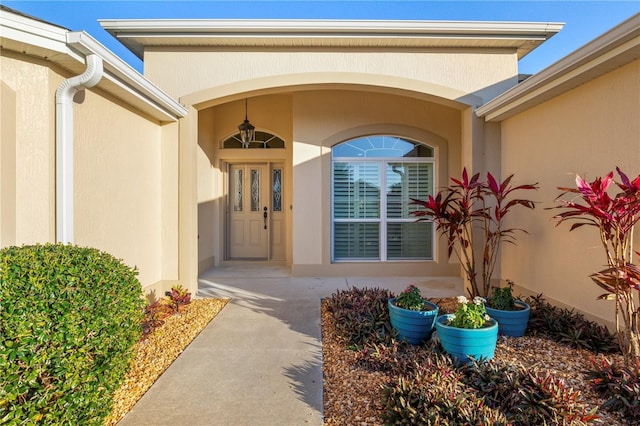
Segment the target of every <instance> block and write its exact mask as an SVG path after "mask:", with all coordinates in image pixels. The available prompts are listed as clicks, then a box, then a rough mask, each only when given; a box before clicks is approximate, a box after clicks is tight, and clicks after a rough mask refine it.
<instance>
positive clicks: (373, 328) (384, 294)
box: [327, 287, 393, 350]
mask: <svg viewBox="0 0 640 426" xmlns="http://www.w3.org/2000/svg"><path fill="white" fill-rule="evenodd" d="M391 297H393V295H392V294H391V293H390V292H389V290H384V289H380V288H366V287H365V288H362V289H360V288H355V287H354V288H352V289H349V290H344V291H342V290H338V291H337V292H336V293H334V294H333V295H331V298H329V299H328V302H327V308H328V310H329V312H330V313H331V314H332V316H333V319H334V323H335V326H336V331H337V332H338V334H339V336H340V338H341V339H343V340H344V341H345V343H346V345H347V346H348V347H349V348H351V349H355V350H360V349H362V348H363V347H364V345H365V344H367V343H379V342H388V341H390V339H391V337H392V336H393V331H392V330H393V328H392V327H391V322H390V319H389V308H388V306H387V302H388V301H389V299H390V298H391Z"/></svg>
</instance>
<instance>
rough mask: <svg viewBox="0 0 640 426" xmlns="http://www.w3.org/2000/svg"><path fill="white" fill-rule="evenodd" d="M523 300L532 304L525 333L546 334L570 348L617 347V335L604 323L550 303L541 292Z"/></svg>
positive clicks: (602, 350) (613, 349) (605, 349)
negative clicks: (590, 319)
mask: <svg viewBox="0 0 640 426" xmlns="http://www.w3.org/2000/svg"><path fill="white" fill-rule="evenodd" d="M525 302H526V303H528V304H529V305H530V306H531V313H530V315H529V327H528V328H527V330H528V334H532V335H538V334H540V335H546V336H548V337H550V338H551V339H553V340H555V341H557V342H560V343H563V344H566V345H568V346H571V347H573V348H581V349H588V350H590V351H592V352H595V353H613V352H619V351H620V346H619V345H618V343H617V341H616V336H615V335H614V334H611V333H610V332H609V329H608V328H607V327H605V326H604V325H602V324H598V323H596V322H594V321H589V320H587V319H586V318H585V317H584V315H582V314H580V313H578V312H576V311H575V310H573V309H563V308H559V307H557V306H553V305H552V304H550V303H549V302H547V301H546V300H544V298H543V296H542V294H538V295H537V296H531V297H527V298H526V299H525Z"/></svg>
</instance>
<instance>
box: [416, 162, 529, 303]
mask: <svg viewBox="0 0 640 426" xmlns="http://www.w3.org/2000/svg"><path fill="white" fill-rule="evenodd" d="M512 178H513V175H510V176H509V177H507V178H506V179H505V180H504V181H502V182H499V181H497V180H496V178H495V177H494V176H493V175H492V174H491V173H487V180H486V181H481V180H480V174H479V173H476V174H475V175H473V176H471V178H469V175H468V173H467V169H466V168H465V169H464V170H463V171H462V178H461V179H455V178H451V181H452V182H453V184H452V185H451V186H449V187H446V188H444V189H443V190H441V191H439V192H438V193H437V194H436V196H435V197H433V196H429V199H428V200H426V201H423V200H418V199H415V198H412V199H411V204H417V205H419V206H422V207H423V209H421V210H416V211H414V212H412V214H413V215H415V216H417V217H418V221H424V220H431V221H433V222H434V223H435V224H436V229H437V230H438V232H439V233H440V235H441V236H444V237H446V238H447V243H448V256H449V257H451V255H452V254H453V253H455V255H456V257H457V258H458V260H459V261H460V264H461V265H462V268H463V269H464V272H465V276H466V279H467V281H468V283H469V286H470V291H469V293H470V295H471V296H472V297H476V296H481V297H486V296H487V295H488V294H489V289H490V287H491V277H492V275H493V270H494V268H495V264H496V260H497V254H498V249H499V248H500V244H501V243H502V242H503V241H506V242H509V243H512V244H515V237H514V234H515V233H516V231H523V232H526V231H524V230H523V229H520V228H507V227H506V226H505V222H504V219H505V217H506V216H507V214H508V213H509V212H510V211H511V209H512V207H515V206H518V205H519V206H523V207H526V208H529V209H533V208H534V207H535V204H534V202H533V201H530V200H525V199H512V198H511V197H512V195H513V193H514V192H515V191H520V190H530V189H538V187H537V184H528V185H518V186H513V185H511V179H512ZM474 228H478V229H480V230H481V231H482V237H483V241H482V243H483V245H482V265H481V267H482V270H481V272H480V273H481V280H479V279H478V277H477V275H478V271H477V265H476V253H475V250H476V249H477V248H478V247H480V246H478V247H476V248H475V249H474V247H475V246H474ZM475 237H476V238H477V237H478V234H475Z"/></svg>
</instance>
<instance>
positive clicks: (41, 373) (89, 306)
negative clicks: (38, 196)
mask: <svg viewBox="0 0 640 426" xmlns="http://www.w3.org/2000/svg"><path fill="white" fill-rule="evenodd" d="M136 275H137V272H136V271H135V270H134V269H132V268H130V267H128V266H126V265H124V264H122V263H121V262H120V261H118V260H117V259H115V258H114V257H113V256H111V255H109V254H106V253H103V252H100V251H98V250H96V249H91V248H81V247H77V246H72V245H60V244H57V245H53V244H46V245H35V246H23V247H9V248H6V249H4V250H1V251H0V423H7V424H33V423H36V422H41V423H44V424H83V425H87V424H101V423H102V420H103V418H104V417H105V416H106V415H107V414H108V413H109V411H110V407H111V403H112V396H113V392H115V390H116V389H117V387H118V386H119V385H120V383H121V382H122V380H123V379H124V377H125V374H126V372H127V370H128V368H129V364H130V361H131V358H132V355H133V351H132V349H133V346H134V344H135V343H136V341H137V340H138V339H139V338H140V335H141V322H142V315H143V306H144V300H143V298H142V290H141V287H140V283H139V282H138V280H137V278H136Z"/></svg>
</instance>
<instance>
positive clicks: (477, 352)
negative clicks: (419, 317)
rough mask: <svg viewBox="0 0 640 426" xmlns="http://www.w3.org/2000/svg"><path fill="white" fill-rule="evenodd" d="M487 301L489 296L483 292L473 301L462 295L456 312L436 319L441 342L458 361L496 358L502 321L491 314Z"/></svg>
mask: <svg viewBox="0 0 640 426" xmlns="http://www.w3.org/2000/svg"><path fill="white" fill-rule="evenodd" d="M485 303H486V300H485V299H484V298H482V297H479V296H476V297H474V298H473V300H472V301H469V300H468V299H467V298H466V297H465V296H458V309H457V310H456V312H455V313H454V314H447V315H440V316H439V317H438V318H437V319H436V330H437V332H438V338H439V339H440V344H441V345H442V347H443V349H444V350H445V351H446V352H447V353H448V354H449V355H451V356H452V357H453V358H454V359H455V361H457V362H458V363H463V364H464V363H468V362H470V361H471V359H474V360H476V361H481V360H484V361H488V360H490V359H491V358H493V354H494V353H495V350H496V343H497V342H498V322H497V321H496V320H495V319H494V318H491V317H490V316H489V315H488V314H487V311H486V308H485Z"/></svg>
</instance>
